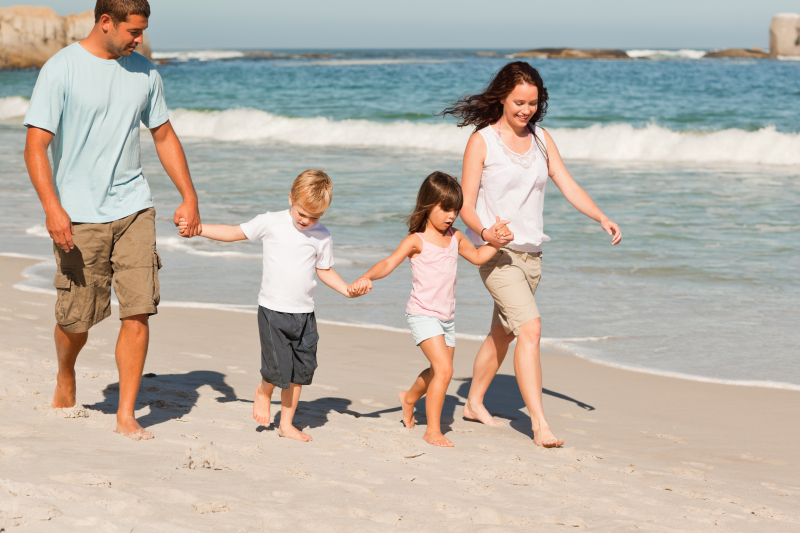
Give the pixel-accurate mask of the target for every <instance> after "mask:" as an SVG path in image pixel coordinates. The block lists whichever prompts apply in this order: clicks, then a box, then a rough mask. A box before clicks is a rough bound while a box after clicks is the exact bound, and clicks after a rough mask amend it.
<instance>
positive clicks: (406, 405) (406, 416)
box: [397, 391, 417, 428]
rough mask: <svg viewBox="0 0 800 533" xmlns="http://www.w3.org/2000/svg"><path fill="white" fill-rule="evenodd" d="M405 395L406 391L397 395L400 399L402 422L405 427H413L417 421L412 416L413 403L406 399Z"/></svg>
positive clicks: (406, 394)
mask: <svg viewBox="0 0 800 533" xmlns="http://www.w3.org/2000/svg"><path fill="white" fill-rule="evenodd" d="M407 396H408V391H403V392H401V393H400V394H398V395H397V397H398V398H399V399H400V406H401V407H402V408H403V424H404V425H405V426H406V427H407V428H413V427H414V424H416V423H417V421H416V419H415V418H414V403H412V402H409V401H408V400H406V397H407Z"/></svg>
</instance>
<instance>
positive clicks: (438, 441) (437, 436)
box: [422, 431, 453, 448]
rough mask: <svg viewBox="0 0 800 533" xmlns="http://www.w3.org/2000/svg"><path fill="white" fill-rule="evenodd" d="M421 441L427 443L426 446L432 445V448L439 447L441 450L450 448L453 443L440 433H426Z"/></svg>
mask: <svg viewBox="0 0 800 533" xmlns="http://www.w3.org/2000/svg"><path fill="white" fill-rule="evenodd" d="M422 440H424V441H425V442H427V443H428V444H433V445H434V446H441V447H442V448H452V447H453V443H452V442H450V440H449V439H448V438H447V437H445V436H444V435H442V434H441V433H440V432H438V431H437V432H436V433H428V432H427V431H426V432H425V434H424V435H423V436H422Z"/></svg>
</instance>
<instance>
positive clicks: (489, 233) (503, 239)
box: [481, 217, 514, 248]
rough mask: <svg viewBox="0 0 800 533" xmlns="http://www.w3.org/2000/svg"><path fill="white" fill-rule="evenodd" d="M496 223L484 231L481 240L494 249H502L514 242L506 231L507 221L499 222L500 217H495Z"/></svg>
mask: <svg viewBox="0 0 800 533" xmlns="http://www.w3.org/2000/svg"><path fill="white" fill-rule="evenodd" d="M495 218H496V219H497V221H496V222H495V223H494V225H493V226H492V227H490V228H486V229H484V230H483V231H482V232H481V233H483V237H482V238H483V240H484V241H486V242H487V243H488V244H489V245H490V246H494V247H495V248H502V247H503V246H505V245H507V244H508V243H510V242H511V241H513V240H514V234H513V233H512V232H511V230H509V229H508V226H507V224H508V220H500V217H495Z"/></svg>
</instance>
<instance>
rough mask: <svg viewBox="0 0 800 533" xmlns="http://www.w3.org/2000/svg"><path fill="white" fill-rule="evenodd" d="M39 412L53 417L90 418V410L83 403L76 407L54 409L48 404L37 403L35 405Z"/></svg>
mask: <svg viewBox="0 0 800 533" xmlns="http://www.w3.org/2000/svg"><path fill="white" fill-rule="evenodd" d="M34 409H35V410H36V412H37V413H39V414H41V415H44V416H49V417H53V418H89V412H88V411H87V410H86V408H85V407H83V406H82V405H76V406H75V407H64V408H63V409H54V408H53V407H52V406H50V405H48V404H42V405H37V406H36V407H34Z"/></svg>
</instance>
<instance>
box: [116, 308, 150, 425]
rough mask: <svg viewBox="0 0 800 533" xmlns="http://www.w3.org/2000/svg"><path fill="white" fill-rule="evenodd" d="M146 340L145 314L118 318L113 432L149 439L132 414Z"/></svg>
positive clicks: (147, 327) (148, 338)
mask: <svg viewBox="0 0 800 533" xmlns="http://www.w3.org/2000/svg"><path fill="white" fill-rule="evenodd" d="M149 342H150V327H149V325H148V316H147V315H135V316H129V317H126V318H123V319H122V325H121V327H120V329H119V337H118V338H117V352H116V357H117V368H118V369H119V407H118V408H117V429H116V432H117V433H121V434H122V435H125V436H126V437H130V438H131V439H133V440H147V439H152V438H153V434H152V433H150V432H149V431H145V430H144V429H143V428H142V426H140V425H139V423H138V422H137V421H136V418H135V417H134V410H135V408H136V396H137V394H138V393H139V383H140V382H141V381H142V371H143V370H144V361H145V359H146V358H147V346H148V343H149Z"/></svg>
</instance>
